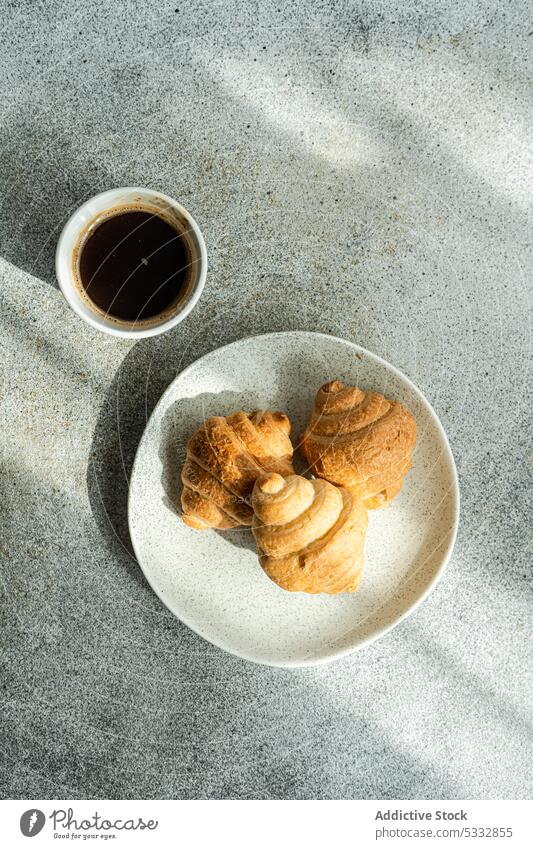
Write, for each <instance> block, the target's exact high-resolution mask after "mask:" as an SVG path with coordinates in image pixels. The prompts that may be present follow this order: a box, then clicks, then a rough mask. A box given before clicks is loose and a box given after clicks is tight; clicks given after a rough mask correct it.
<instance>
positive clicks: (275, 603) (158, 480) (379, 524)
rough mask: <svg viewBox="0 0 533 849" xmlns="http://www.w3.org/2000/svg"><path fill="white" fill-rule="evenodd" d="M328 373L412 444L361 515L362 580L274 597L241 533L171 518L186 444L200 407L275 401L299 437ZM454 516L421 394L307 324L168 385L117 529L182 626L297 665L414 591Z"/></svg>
mask: <svg viewBox="0 0 533 849" xmlns="http://www.w3.org/2000/svg"><path fill="white" fill-rule="evenodd" d="M333 378H340V379H341V380H344V381H345V382H348V383H354V384H357V385H359V386H362V387H363V388H374V389H377V390H379V391H380V392H382V393H383V394H385V395H387V396H389V397H391V398H397V399H398V400H400V401H402V402H403V403H404V404H405V405H406V406H407V407H409V409H410V410H411V411H412V413H413V414H414V416H415V418H416V421H417V427H418V443H417V447H416V451H415V454H414V463H413V468H412V470H411V472H410V473H409V475H408V476H407V478H406V480H405V483H404V486H403V489H402V491H401V493H400V495H399V496H398V497H397V498H396V499H395V500H394V501H393V503H392V505H391V506H390V507H388V508H386V509H383V510H377V511H370V514H369V519H370V521H369V529H368V535H367V541H366V546H365V551H366V565H365V570H364V573H363V580H362V583H361V587H360V590H359V592H358V593H356V594H355V595H350V594H347V593H346V594H342V595H338V596H327V595H317V596H311V595H304V594H303V593H287V592H284V591H283V590H281V589H279V587H277V586H276V585H275V584H273V583H272V582H271V581H270V580H269V579H268V578H267V577H266V575H265V574H264V573H263V571H262V570H261V568H260V566H259V563H258V561H257V559H256V556H255V553H254V550H253V549H254V546H253V540H252V535H251V532H250V531H249V530H235V531H230V532H227V531H226V532H216V531H195V530H192V529H191V528H188V527H186V526H185V525H184V524H183V523H182V522H181V521H180V519H179V515H178V514H179V489H180V487H179V472H180V467H181V464H182V462H183V458H184V456H185V446H186V442H187V439H188V438H189V436H190V435H191V434H192V432H193V431H194V430H195V429H196V428H197V427H198V426H199V425H200V424H201V422H202V421H203V420H204V419H205V418H206V417H208V416H211V415H215V414H218V415H227V414H228V413H230V412H232V411H234V410H239V409H244V410H253V409H258V408H263V409H264V408H270V409H274V410H283V411H284V412H286V413H287V415H288V416H289V417H290V419H291V421H292V423H293V437H296V435H297V434H299V433H301V431H302V429H303V427H304V424H305V421H306V419H307V417H308V415H309V412H310V410H311V407H312V403H313V398H314V395H315V393H316V391H317V389H318V388H319V387H320V385H321V384H322V383H325V382H326V381H327V380H331V379H333ZM458 518H459V489H458V484H457V473H456V470H455V464H454V461H453V457H452V454H451V451H450V447H449V445H448V440H447V439H446V435H445V433H444V430H443V428H442V425H441V424H440V422H439V420H438V418H437V416H436V414H435V412H434V411H433V409H432V408H431V406H430V405H429V403H428V402H427V401H426V399H425V398H424V397H423V395H422V394H421V392H420V391H419V390H418V389H416V387H415V386H414V385H413V384H412V383H411V382H410V381H409V380H408V379H407V378H406V377H405V376H404V375H403V374H401V372H399V371H398V370H397V369H395V368H394V367H393V366H391V365H389V364H388V363H386V362H384V360H382V359H380V358H379V357H377V356H375V355H374V354H371V353H369V352H368V351H365V350H364V349H363V348H359V347H357V346H356V345H353V344H352V343H350V342H346V341H344V340H342V339H337V338H335V337H333V336H326V335H324V334H321V333H306V332H287V333H271V334H267V335H265V336H256V337H253V338H250V339H242V340H241V341H239V342H234V343H233V344H231V345H227V346H226V347H224V348H220V349H219V350H217V351H212V352H211V353H210V354H207V355H206V356H205V357H202V359H200V360H198V361H197V362H195V363H193V365H191V366H189V368H187V369H186V370H185V371H184V372H182V374H180V375H179V376H178V377H177V378H176V379H175V380H174V382H173V383H172V384H171V385H170V386H169V387H168V389H167V390H166V392H165V393H164V395H163V397H162V398H161V400H160V402H159V404H158V405H157V407H156V409H155V410H154V412H153V414H152V416H151V418H150V420H149V422H148V425H147V427H146V430H145V432H144V434H143V437H142V439H141V442H140V445H139V449H138V452H137V456H136V459H135V464H134V467H133V472H132V476H131V482H130V495H129V526H130V533H131V539H132V542H133V546H134V549H135V553H136V555H137V559H138V561H139V563H140V565H141V568H142V569H143V572H144V574H145V576H146V578H147V580H148V581H149V583H150V585H151V586H152V587H153V589H154V590H155V592H156V593H157V594H158V596H159V597H160V598H161V600H162V601H163V602H164V603H165V604H166V605H167V607H168V608H169V609H170V610H171V611H172V612H173V613H174V615H175V616H177V617H178V618H179V619H181V620H182V622H184V623H185V624H186V625H188V626H189V627H190V628H192V629H193V630H194V631H196V632H197V633H198V634H200V635H201V636H202V637H205V639H206V640H210V642H212V643H214V644H215V645H216V646H219V647H220V648H223V649H225V650H226V651H228V652H231V653H232V654H235V655H238V656H239V657H243V658H246V659H248V660H253V661H255V662H257V663H266V664H272V665H275V666H306V665H312V664H317V663H323V662H326V661H329V660H333V659H334V658H337V657H340V656H342V655H344V654H347V653H348V652H351V651H354V649H357V648H360V647H361V646H363V645H365V644H366V643H369V642H371V641H372V640H375V639H377V638H378V637H379V636H381V635H382V634H384V633H385V632H386V631H388V630H389V629H390V628H392V627H393V626H394V625H396V624H397V623H398V622H400V620H401V619H403V617H405V616H406V615H407V614H408V613H409V612H411V611H412V610H414V608H415V607H416V606H417V605H418V604H419V603H420V602H421V601H422V600H423V599H424V598H425V597H426V596H427V595H428V593H429V592H430V591H431V589H432V588H433V586H434V585H435V583H436V581H437V579H438V577H439V575H440V574H441V572H442V570H443V568H444V566H445V565H446V563H447V561H448V559H449V557H450V554H451V551H452V548H453V544H454V541H455V536H456V532H457V524H458Z"/></svg>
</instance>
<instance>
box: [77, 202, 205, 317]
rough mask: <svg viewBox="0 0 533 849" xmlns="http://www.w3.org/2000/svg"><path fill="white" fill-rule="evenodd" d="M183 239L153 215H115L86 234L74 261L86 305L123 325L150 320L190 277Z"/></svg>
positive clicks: (147, 212)
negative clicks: (84, 293)
mask: <svg viewBox="0 0 533 849" xmlns="http://www.w3.org/2000/svg"><path fill="white" fill-rule="evenodd" d="M190 262H191V260H190V257H189V252H188V250H187V244H186V242H185V239H184V237H183V235H182V234H181V233H180V232H179V231H178V229H177V228H174V227H173V226H172V225H171V224H170V223H169V222H168V221H166V220H165V219H164V218H161V217H160V216H159V215H157V213H155V212H151V211H148V210H142V209H139V210H134V211H127V212H119V213H117V214H115V215H112V216H111V217H109V218H105V219H104V220H103V221H102V222H101V223H100V224H97V225H96V226H95V228H94V229H93V230H91V231H90V232H89V235H88V237H87V238H86V240H85V242H84V243H83V244H82V247H81V253H80V257H79V266H78V267H79V276H80V282H81V285H82V286H83V288H84V290H85V292H86V293H87V295H88V297H89V298H90V300H91V301H92V302H93V303H94V304H96V306H97V307H100V309H101V310H103V311H104V312H105V313H106V314H108V315H111V316H114V317H115V318H118V319H122V320H123V321H141V320H143V319H147V318H153V317H154V316H157V315H159V313H162V312H164V311H165V310H166V309H167V308H168V307H170V306H171V304H173V303H174V302H175V301H177V299H178V298H179V295H180V294H181V292H182V290H183V288H184V285H185V283H186V280H187V277H188V276H189V266H190Z"/></svg>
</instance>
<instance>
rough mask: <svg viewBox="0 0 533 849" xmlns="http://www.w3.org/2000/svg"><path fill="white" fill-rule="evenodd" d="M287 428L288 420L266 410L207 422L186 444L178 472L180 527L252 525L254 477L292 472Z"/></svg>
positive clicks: (214, 418)
mask: <svg viewBox="0 0 533 849" xmlns="http://www.w3.org/2000/svg"><path fill="white" fill-rule="evenodd" d="M290 430H291V424H290V421H289V419H288V418H287V416H286V415H285V414H284V413H273V412H271V411H270V410H259V411H257V412H255V413H250V414H248V413H244V412H242V411H241V412H237V413H233V414H232V415H230V416H228V417H227V418H224V417H222V416H213V417H211V418H209V419H207V420H206V421H205V423H204V424H203V425H202V426H201V427H200V428H198V430H197V431H196V432H195V433H194V434H193V436H192V437H191V439H190V440H189V442H188V444H187V459H186V461H185V464H184V466H183V469H182V472H181V479H182V482H183V491H182V495H181V506H182V508H183V521H184V522H185V524H186V525H189V526H190V527H191V528H197V529H199V530H202V529H204V528H221V529H225V528H235V527H238V526H240V525H251V524H252V517H253V510H252V508H251V506H250V503H249V500H250V496H251V492H252V489H253V486H254V483H255V481H256V479H257V478H258V477H259V476H260V475H263V474H264V473H265V472H269V471H275V472H279V473H280V474H281V475H290V474H292V473H293V471H294V469H293V467H292V444H291V441H290V438H289V433H290Z"/></svg>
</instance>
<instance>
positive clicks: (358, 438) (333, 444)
mask: <svg viewBox="0 0 533 849" xmlns="http://www.w3.org/2000/svg"><path fill="white" fill-rule="evenodd" d="M415 443H416V423H415V420H414V418H413V416H412V415H411V413H410V412H409V410H407V409H406V408H405V407H403V406H402V405H401V404H400V403H398V402H397V401H389V400H388V399H387V398H385V397H384V396H383V395H380V394H379V392H364V391H363V390H362V389H358V388H357V387H356V386H345V384H344V383H342V382H341V381H340V380H333V381H331V383H326V384H324V386H322V387H321V389H319V391H318V393H317V395H316V398H315V406H314V410H313V412H312V414H311V419H310V421H309V424H308V426H307V429H306V431H305V433H304V434H303V436H302V440H301V451H302V453H303V454H304V456H305V458H306V460H307V462H308V463H309V467H310V470H311V471H312V472H313V474H315V475H317V476H318V477H321V478H326V480H329V481H333V483H336V484H342V485H343V486H347V487H350V489H352V490H353V491H354V492H357V493H358V494H359V496H360V497H361V498H362V500H363V502H364V504H365V506H366V507H367V508H369V509H374V508H377V507H383V506H384V505H385V504H388V503H389V501H392V499H393V498H394V497H395V496H396V495H398V493H399V491H400V489H401V488H402V484H403V479H404V477H405V475H406V474H407V472H408V471H409V469H410V468H411V463H412V454H413V448H414V446H415Z"/></svg>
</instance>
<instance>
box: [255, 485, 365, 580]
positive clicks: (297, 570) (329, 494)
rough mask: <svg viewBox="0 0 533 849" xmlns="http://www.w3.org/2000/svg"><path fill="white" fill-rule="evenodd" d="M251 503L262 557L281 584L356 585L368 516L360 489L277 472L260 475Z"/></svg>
mask: <svg viewBox="0 0 533 849" xmlns="http://www.w3.org/2000/svg"><path fill="white" fill-rule="evenodd" d="M252 506H253V508H254V519H253V524H252V531H253V534H254V537H255V541H256V543H257V548H258V554H259V561H260V563H261V566H262V567H263V569H264V570H265V572H266V574H267V575H268V577H269V578H271V579H272V580H273V581H274V582H275V583H276V584H278V585H279V586H280V587H281V588H282V589H284V590H289V591H290V592H304V593H331V594H335V593H342V592H351V593H353V592H355V591H356V590H357V588H358V586H359V582H360V580H361V570H362V568H363V545H364V541H365V534H366V529H367V524H368V516H367V512H366V509H365V507H364V506H363V503H362V501H361V499H360V498H359V497H358V496H357V495H356V494H355V493H351V492H349V491H348V490H347V489H344V488H340V487H337V486H334V485H333V484H332V483H329V482H328V481H325V480H318V479H316V480H307V479H306V478H302V477H300V475H290V476H289V477H286V478H283V477H282V476H281V475H279V474H276V473H275V472H274V473H271V474H268V475H263V476H262V477H260V478H258V479H257V480H256V482H255V485H254V490H253V493H252Z"/></svg>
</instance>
